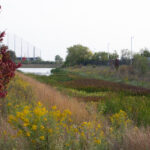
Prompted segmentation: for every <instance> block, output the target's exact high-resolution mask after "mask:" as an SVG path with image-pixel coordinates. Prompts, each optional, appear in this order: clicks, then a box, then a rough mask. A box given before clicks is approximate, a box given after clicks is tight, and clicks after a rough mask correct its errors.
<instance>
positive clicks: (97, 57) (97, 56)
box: [92, 52, 101, 64]
mask: <svg viewBox="0 0 150 150" xmlns="http://www.w3.org/2000/svg"><path fill="white" fill-rule="evenodd" d="M92 61H93V62H94V63H96V64H98V63H99V62H100V61H101V53H100V52H96V53H94V54H93V56H92Z"/></svg>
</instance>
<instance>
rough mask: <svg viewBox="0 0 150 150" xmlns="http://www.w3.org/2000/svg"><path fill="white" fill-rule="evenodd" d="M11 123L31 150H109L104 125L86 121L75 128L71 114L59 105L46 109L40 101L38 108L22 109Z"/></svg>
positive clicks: (10, 118) (20, 108)
mask: <svg viewBox="0 0 150 150" xmlns="http://www.w3.org/2000/svg"><path fill="white" fill-rule="evenodd" d="M9 122H10V124H11V125H13V126H14V127H15V128H16V129H17V132H18V133H17V135H18V136H19V137H24V138H26V140H27V141H28V142H29V145H30V148H31V149H39V150H40V149H41V150H50V149H52V150H53V149H64V150H65V149H66V150H67V149H72V148H73V149H76V150H78V149H84V148H86V149H91V148H92V149H95V150H96V149H99V148H102V147H103V148H104V149H105V148H106V145H105V137H104V132H103V130H102V125H101V124H99V123H95V122H83V123H81V124H80V125H75V124H73V123H72V120H71V112H70V111H69V110H64V111H63V112H60V111H59V110H57V108H56V106H53V107H52V108H51V110H49V111H48V110H46V109H45V107H44V106H42V104H41V103H40V102H38V104H36V105H35V106H30V105H26V106H23V107H21V106H20V107H19V108H18V109H17V110H16V112H15V114H14V115H10V116H9Z"/></svg>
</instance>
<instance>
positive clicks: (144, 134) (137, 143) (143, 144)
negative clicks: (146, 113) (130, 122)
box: [123, 128, 150, 150]
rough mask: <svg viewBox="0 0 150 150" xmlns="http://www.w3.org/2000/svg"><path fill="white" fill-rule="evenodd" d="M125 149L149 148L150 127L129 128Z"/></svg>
mask: <svg viewBox="0 0 150 150" xmlns="http://www.w3.org/2000/svg"><path fill="white" fill-rule="evenodd" d="M123 149H124V150H149V149H150V128H140V129H132V130H128V132H127V133H126V134H125V135H124V139H123Z"/></svg>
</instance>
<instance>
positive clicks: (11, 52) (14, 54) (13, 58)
mask: <svg viewBox="0 0 150 150" xmlns="http://www.w3.org/2000/svg"><path fill="white" fill-rule="evenodd" d="M8 52H9V55H10V59H11V60H12V61H14V62H15V61H16V53H15V52H14V51H12V50H8Z"/></svg>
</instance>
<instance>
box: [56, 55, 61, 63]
mask: <svg viewBox="0 0 150 150" xmlns="http://www.w3.org/2000/svg"><path fill="white" fill-rule="evenodd" d="M62 62H63V58H62V57H60V56H59V55H56V56H55V63H57V64H61V63H62Z"/></svg>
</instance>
